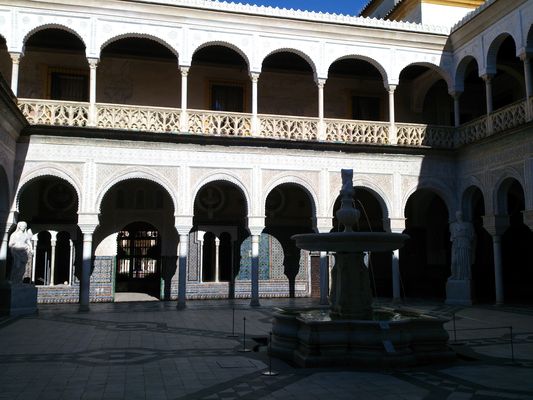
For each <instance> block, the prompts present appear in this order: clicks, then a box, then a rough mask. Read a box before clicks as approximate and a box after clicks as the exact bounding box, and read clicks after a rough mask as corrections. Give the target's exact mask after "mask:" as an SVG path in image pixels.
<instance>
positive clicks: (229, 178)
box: [188, 171, 252, 215]
mask: <svg viewBox="0 0 533 400" xmlns="http://www.w3.org/2000/svg"><path fill="white" fill-rule="evenodd" d="M217 181H224V182H229V183H232V184H234V185H235V186H236V187H237V188H238V189H239V190H240V191H241V193H242V195H243V196H244V200H245V201H246V212H247V214H249V213H250V211H251V210H252V207H251V205H252V203H251V197H250V193H249V191H248V190H247V189H246V186H245V185H244V184H243V183H242V182H241V180H240V179H239V177H238V176H236V175H233V174H230V173H228V172H227V171H214V172H213V173H210V174H207V175H206V176H204V177H203V178H201V179H200V181H199V182H198V183H197V184H196V185H195V186H194V188H193V190H192V192H191V193H192V196H191V199H192V201H191V202H190V205H189V207H190V208H189V211H188V212H189V215H194V201H195V200H196V196H198V193H199V192H200V190H201V189H202V188H203V187H204V186H205V185H207V184H209V183H212V182H217Z"/></svg>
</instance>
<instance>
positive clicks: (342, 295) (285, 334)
mask: <svg viewBox="0 0 533 400" xmlns="http://www.w3.org/2000/svg"><path fill="white" fill-rule="evenodd" d="M352 182H353V171H352V170H342V189H341V191H340V195H341V207H340V209H339V210H338V211H337V213H336V216H337V219H338V221H339V223H340V224H342V225H343V226H344V232H332V233H317V234H315V233H311V234H301V235H294V236H293V237H292V239H293V240H295V241H296V246H297V247H299V248H301V249H305V250H310V251H330V252H334V257H335V266H334V267H333V269H332V273H331V278H332V285H331V291H330V302H331V306H330V308H329V310H328V309H323V308H322V309H293V308H284V309H281V308H280V309H277V310H276V311H275V312H274V315H273V318H274V319H273V327H272V335H273V336H272V354H273V355H274V356H276V357H278V358H282V359H284V360H287V361H291V362H294V363H296V364H297V365H299V366H302V367H325V366H339V365H345V366H346V365H348V366H377V367H390V366H411V365H417V364H424V363H430V362H442V361H449V360H452V359H453V358H454V357H455V353H453V352H452V351H451V350H450V349H449V348H448V345H447V342H448V333H447V332H446V330H445V329H444V327H443V324H444V323H445V322H447V320H446V319H443V318H439V317H436V316H431V315H427V314H421V313H418V312H416V311H413V310H408V309H395V308H384V307H381V308H373V307H372V291H371V289H370V279H369V272H368V268H367V266H366V265H365V263H364V255H365V252H380V251H392V250H395V249H398V248H400V247H402V246H403V244H404V241H405V240H406V239H408V236H407V235H404V234H399V233H385V232H354V231H353V226H354V225H355V224H356V223H357V222H358V220H359V211H358V210H357V209H356V208H355V207H354V206H353V195H354V189H353V183H352Z"/></svg>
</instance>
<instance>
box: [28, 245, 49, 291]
mask: <svg viewBox="0 0 533 400" xmlns="http://www.w3.org/2000/svg"><path fill="white" fill-rule="evenodd" d="M31 241H32V243H33V255H32V257H31V258H32V261H31V281H32V283H33V284H35V274H36V272H35V268H36V267H37V244H38V243H39V237H38V236H37V235H34V236H33V238H32V239H31ZM45 264H46V261H45Z"/></svg>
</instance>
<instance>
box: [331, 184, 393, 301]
mask: <svg viewBox="0 0 533 400" xmlns="http://www.w3.org/2000/svg"><path fill="white" fill-rule="evenodd" d="M354 189H355V193H354V205H355V208H357V210H359V212H360V213H361V214H360V217H359V223H358V226H354V227H353V228H354V230H356V231H361V232H384V231H385V230H384V229H383V220H384V215H383V210H384V202H383V199H382V198H381V197H380V196H379V195H378V194H377V193H375V192H374V191H373V190H371V189H368V188H365V187H363V186H355V187H354ZM340 201H341V198H340V196H339V197H337V200H335V205H334V206H333V230H332V231H333V232H337V231H338V230H339V229H344V228H343V227H342V226H339V222H338V220H337V216H336V215H335V214H336V213H337V210H338V209H339V208H340V205H341V202H340ZM391 263H392V256H391V253H383V252H373V253H370V257H369V258H368V268H369V270H370V282H371V287H372V292H373V295H374V297H391V296H392V265H391Z"/></svg>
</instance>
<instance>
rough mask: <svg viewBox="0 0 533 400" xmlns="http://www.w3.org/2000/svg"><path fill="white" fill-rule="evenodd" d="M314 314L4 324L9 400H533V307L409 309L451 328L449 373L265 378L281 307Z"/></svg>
mask: <svg viewBox="0 0 533 400" xmlns="http://www.w3.org/2000/svg"><path fill="white" fill-rule="evenodd" d="M379 302H381V303H382V304H386V302H385V301H379ZM308 305H312V300H311V299H272V300H267V299H262V300H261V306H260V307H256V308H251V307H250V306H249V300H220V301H215V300H209V301H199V300H198V301H189V302H188V303H187V308H186V309H184V310H179V311H178V310H177V309H176V303H175V302H153V301H152V302H120V303H100V304H91V309H90V311H89V312H86V313H79V312H78V304H64V305H40V306H39V313H38V314H36V315H31V316H25V317H18V318H12V317H11V318H10V317H4V318H2V319H0V388H1V390H0V399H10V400H15V399H20V400H22V399H128V400H130V399H150V400H156V399H381V400H393V399H477V400H480V399H533V318H532V317H533V308H531V307H530V306H518V305H515V306H512V305H505V306H498V307H496V306H492V305H485V306H484V305H478V306H472V307H462V306H448V305H443V304H442V303H431V302H418V301H410V302H408V303H407V304H405V306H409V307H412V308H415V309H418V310H421V311H431V312H432V313H436V314H440V315H444V316H448V317H449V318H450V322H448V323H447V324H446V327H447V328H448V330H449V333H450V340H451V344H452V346H453V347H454V348H455V349H456V350H457V352H458V355H459V356H458V358H457V361H456V362H455V363H452V364H444V365H443V364H440V365H431V366H421V367H416V368H404V369H387V368H385V369H363V368H335V369H302V368H295V367H294V366H291V365H288V364H286V363H285V362H282V361H280V360H277V359H273V360H272V369H273V370H275V371H277V372H279V374H278V375H277V376H264V375H263V374H262V372H264V371H267V370H268V368H269V359H268V353H267V349H266V347H265V346H263V345H262V344H263V343H264V340H263V341H261V340H259V341H257V340H254V339H261V338H263V339H264V338H267V337H268V335H269V332H270V330H271V312H272V310H273V308H274V307H283V306H308ZM233 315H234V318H233ZM453 315H455V331H454V330H453V328H454V320H453ZM244 318H246V322H245V321H244ZM233 319H234V321H235V325H234V327H233V326H232V321H233ZM244 322H245V323H246V341H245V342H244V343H243V336H242V332H243V325H244ZM509 327H512V345H511V330H510V329H509ZM233 329H234V331H235V334H236V335H237V337H229V335H231V333H232V330H233ZM243 347H246V348H249V349H251V350H252V351H250V352H240V351H239V350H240V349H242V348H243Z"/></svg>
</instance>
